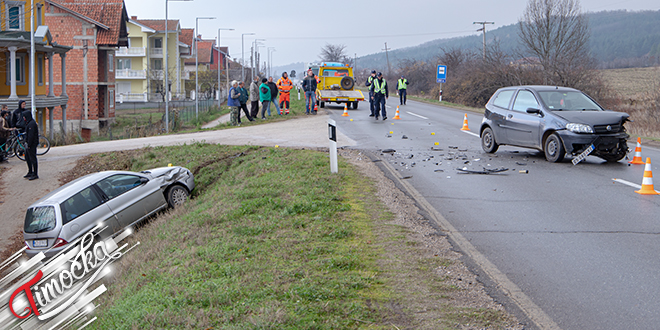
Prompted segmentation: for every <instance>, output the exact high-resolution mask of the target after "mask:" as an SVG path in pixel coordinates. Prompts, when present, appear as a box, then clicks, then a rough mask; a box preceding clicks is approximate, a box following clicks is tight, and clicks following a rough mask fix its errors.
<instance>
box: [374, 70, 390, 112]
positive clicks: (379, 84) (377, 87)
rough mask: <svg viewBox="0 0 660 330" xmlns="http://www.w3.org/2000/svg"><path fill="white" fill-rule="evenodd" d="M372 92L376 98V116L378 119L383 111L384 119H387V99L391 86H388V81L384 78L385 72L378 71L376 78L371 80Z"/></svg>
mask: <svg viewBox="0 0 660 330" xmlns="http://www.w3.org/2000/svg"><path fill="white" fill-rule="evenodd" d="M371 92H372V93H373V96H372V97H371V98H372V99H373V100H374V104H375V107H376V109H375V113H374V114H375V117H376V120H378V116H379V115H380V113H381V112H382V114H383V120H385V119H387V111H386V110H385V100H387V98H389V97H390V92H389V88H388V87H387V81H385V78H383V74H382V73H380V72H378V74H377V75H376V79H374V80H373V81H372V82H371Z"/></svg>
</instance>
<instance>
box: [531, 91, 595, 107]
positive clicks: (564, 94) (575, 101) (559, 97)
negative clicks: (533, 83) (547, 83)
mask: <svg viewBox="0 0 660 330" xmlns="http://www.w3.org/2000/svg"><path fill="white" fill-rule="evenodd" d="M539 96H541V99H542V100H543V103H545V105H546V107H547V108H548V109H550V110H557V111H590V110H591V111H600V110H603V108H601V107H600V105H598V103H596V102H594V101H593V100H592V99H590V98H589V97H587V96H586V95H584V93H582V92H577V91H544V92H539Z"/></svg>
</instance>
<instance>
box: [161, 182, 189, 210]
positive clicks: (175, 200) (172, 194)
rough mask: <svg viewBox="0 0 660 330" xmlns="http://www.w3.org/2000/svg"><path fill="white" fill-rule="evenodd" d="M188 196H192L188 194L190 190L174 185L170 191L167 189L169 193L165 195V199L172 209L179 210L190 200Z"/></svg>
mask: <svg viewBox="0 0 660 330" xmlns="http://www.w3.org/2000/svg"><path fill="white" fill-rule="evenodd" d="M188 196H190V193H188V190H187V189H186V188H184V187H182V186H180V185H174V186H171V187H170V188H169V189H167V192H166V193H165V197H166V198H167V204H168V205H169V206H170V207H171V208H177V207H179V206H181V205H183V203H185V202H186V200H188Z"/></svg>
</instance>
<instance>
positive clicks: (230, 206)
mask: <svg viewBox="0 0 660 330" xmlns="http://www.w3.org/2000/svg"><path fill="white" fill-rule="evenodd" d="M241 152H242V153H243V154H242V155H241ZM237 155H241V156H238V157H237ZM120 156H121V155H117V154H114V153H111V154H102V155H98V156H96V157H97V160H99V159H101V158H103V159H106V160H107V161H108V163H109V164H110V163H112V161H113V158H115V160H116V158H117V157H120ZM230 157H235V158H230ZM207 158H211V160H212V161H209V160H208V159H207ZM220 159H223V160H220ZM168 162H172V163H174V164H181V165H186V166H188V167H189V168H190V169H191V170H193V172H195V171H196V172H197V174H196V182H197V188H196V190H197V193H198V194H197V196H196V198H194V199H193V200H191V202H190V203H188V205H187V207H186V210H185V212H175V213H176V215H173V216H171V217H168V218H167V220H165V221H155V222H154V223H152V224H150V225H148V226H145V227H144V228H143V229H142V230H140V231H139V232H138V234H137V239H139V240H140V242H141V245H140V247H139V248H138V249H136V250H134V251H132V252H130V253H129V254H128V255H126V256H125V257H124V260H123V262H122V263H123V264H124V267H125V268H122V270H121V271H120V272H119V273H118V274H117V275H116V279H118V281H116V282H115V283H113V284H112V287H111V289H110V291H109V294H108V295H106V297H105V299H104V301H102V302H101V308H100V313H99V319H98V320H97V321H96V322H95V323H94V324H93V326H94V327H95V328H98V329H106V328H113V329H131V328H145V329H146V328H168V329H177V328H178V329H184V328H193V329H206V328H208V327H213V329H254V328H279V329H351V328H358V327H360V326H361V325H363V324H365V323H364V322H368V323H369V324H378V322H380V320H381V319H382V318H383V315H382V313H374V312H373V311H371V310H369V309H368V308H367V307H366V306H365V304H364V298H365V297H369V298H370V299H372V300H373V299H378V297H387V296H390V295H391V293H390V291H391V288H388V287H385V286H383V285H382V283H381V282H380V280H379V277H378V274H379V272H380V269H379V267H378V264H377V262H376V259H377V257H378V254H379V251H378V249H373V248H371V247H370V246H369V245H368V243H367V242H370V241H372V240H374V238H373V234H372V232H371V225H372V223H371V218H370V217H369V216H368V214H367V212H366V210H367V209H368V206H365V205H364V203H363V201H361V200H360V196H359V195H358V194H362V193H363V191H364V189H362V187H361V185H363V184H364V183H365V182H364V179H360V176H359V175H357V174H356V173H355V172H354V170H353V169H352V168H351V167H350V166H347V165H346V164H345V163H342V164H341V166H340V171H341V172H342V173H345V174H340V175H331V174H330V173H329V170H328V168H327V167H328V166H327V165H328V164H327V162H328V160H327V155H326V154H323V153H319V152H313V151H295V150H287V149H274V148H273V149H261V148H257V147H223V146H215V145H213V146H212V145H205V144H194V145H189V146H184V147H173V148H152V149H149V150H147V151H145V152H142V153H140V154H139V156H137V154H136V157H134V158H132V160H130V161H128V162H126V163H125V164H124V165H123V167H128V166H130V169H133V170H138V169H144V168H149V167H152V166H161V165H166V164H167V163H168ZM341 187H345V188H343V189H342V188H341ZM129 264H130V267H128V266H129ZM375 328H376V329H377V328H378V327H375Z"/></svg>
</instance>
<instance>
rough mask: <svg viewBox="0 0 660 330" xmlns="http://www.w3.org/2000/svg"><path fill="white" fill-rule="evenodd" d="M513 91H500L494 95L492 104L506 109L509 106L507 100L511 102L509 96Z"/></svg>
mask: <svg viewBox="0 0 660 330" xmlns="http://www.w3.org/2000/svg"><path fill="white" fill-rule="evenodd" d="M513 92H515V91H510V90H507V91H501V92H500V93H499V94H497V96H495V100H493V105H494V106H496V107H500V108H503V109H508V108H509V102H511V97H512V96H513Z"/></svg>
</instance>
